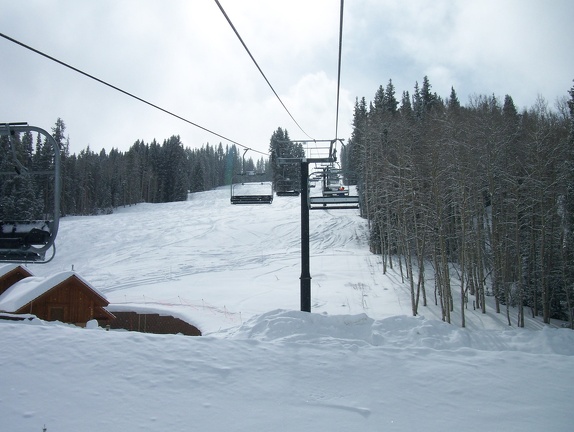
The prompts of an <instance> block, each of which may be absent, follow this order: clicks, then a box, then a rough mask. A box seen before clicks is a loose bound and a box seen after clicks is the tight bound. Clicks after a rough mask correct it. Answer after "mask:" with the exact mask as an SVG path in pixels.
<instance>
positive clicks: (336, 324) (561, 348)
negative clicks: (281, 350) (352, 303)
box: [226, 309, 574, 356]
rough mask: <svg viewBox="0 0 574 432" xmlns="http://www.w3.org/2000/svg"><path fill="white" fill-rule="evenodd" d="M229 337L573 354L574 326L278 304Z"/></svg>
mask: <svg viewBox="0 0 574 432" xmlns="http://www.w3.org/2000/svg"><path fill="white" fill-rule="evenodd" d="M226 337H228V338H233V339H251V340H257V341H260V342H293V343H309V344H339V345H349V344H353V345H356V346H387V347H389V348H400V349H403V348H418V349H432V350H463V349H473V350H480V351H518V352H524V353H532V354H559V355H566V356H574V332H572V331H571V330H568V329H553V328H548V327H546V328H543V329H542V330H540V331H530V330H525V329H509V330H479V331H476V330H473V331H470V330H468V329H464V328H459V327H456V326H454V325H451V324H447V323H445V322H441V321H437V320H434V319H426V318H424V317H422V316H418V317H409V316H393V317H389V318H384V319H380V320H374V319H372V318H369V317H368V316H367V315H365V314H358V315H327V314H314V313H307V312H299V311H287V310H281V309H277V310H274V311H270V312H267V313H265V314H262V315H258V316H255V317H253V318H251V319H250V320H248V321H246V322H245V323H243V324H242V325H241V326H240V327H239V328H236V329H234V330H231V331H229V332H228V333H227V334H226Z"/></svg>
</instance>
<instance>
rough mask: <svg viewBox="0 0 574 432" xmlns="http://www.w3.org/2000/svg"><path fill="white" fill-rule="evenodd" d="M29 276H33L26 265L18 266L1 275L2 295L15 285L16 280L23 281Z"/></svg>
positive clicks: (0, 287)
mask: <svg viewBox="0 0 574 432" xmlns="http://www.w3.org/2000/svg"><path fill="white" fill-rule="evenodd" d="M29 276H32V273H30V272H29V271H28V270H26V269H25V268H24V267H20V266H18V267H16V268H15V269H13V270H12V271H9V272H8V273H6V274H5V275H3V276H0V295H2V294H3V293H4V291H6V290H7V289H8V288H10V287H11V286H12V285H14V284H15V283H16V282H19V281H21V280H22V279H25V278H27V277H29Z"/></svg>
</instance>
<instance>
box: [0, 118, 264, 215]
mask: <svg viewBox="0 0 574 432" xmlns="http://www.w3.org/2000/svg"><path fill="white" fill-rule="evenodd" d="M65 131H66V126H65V123H64V121H63V120H62V119H57V121H56V124H55V126H54V127H53V128H52V129H51V134H52V136H53V137H54V139H55V140H56V142H57V143H58V145H59V146H60V148H61V155H62V162H61V171H62V174H61V176H62V194H61V195H62V196H61V212H62V216H66V215H96V214H106V213H111V212H113V209H114V208H117V207H121V206H128V205H133V204H137V203H140V202H148V203H162V202H173V201H184V200H186V199H187V194H188V192H201V191H206V190H211V189H213V188H215V187H218V186H222V185H229V184H231V181H232V179H233V176H234V175H236V174H239V173H240V172H241V171H242V170H252V171H257V172H267V171H268V168H267V166H268V161H267V160H266V159H265V158H260V159H258V160H256V161H253V158H251V157H246V158H245V160H244V158H243V152H242V151H240V150H242V149H237V147H236V146H235V145H232V146H226V147H225V148H224V147H223V145H222V144H221V143H220V144H219V145H218V146H217V147H216V146H211V145H209V144H206V145H204V146H202V147H201V148H196V149H190V148H187V147H184V144H183V143H182V142H181V139H180V137H179V136H176V135H174V136H172V137H170V138H168V139H166V140H164V141H163V143H162V144H159V143H158V142H157V141H156V140H153V141H152V142H151V143H145V142H143V141H141V140H137V141H135V143H134V144H133V145H132V146H131V147H130V148H129V150H128V151H126V152H121V151H119V150H116V149H112V150H111V151H110V152H109V153H106V151H105V150H104V149H102V150H101V151H100V152H99V153H96V152H94V151H93V150H92V149H90V148H89V147H88V148H87V149H85V150H82V151H80V153H79V154H77V155H76V154H70V152H69V144H70V143H69V139H68V138H66V135H65ZM12 139H13V140H15V141H16V143H14V145H15V147H16V148H18V152H19V153H20V155H19V157H18V158H19V159H20V160H21V161H25V162H24V164H30V165H31V166H33V167H36V169H37V168H38V167H39V166H41V165H42V163H46V162H45V160H46V153H48V152H49V151H50V149H49V148H47V143H46V142H45V140H41V136H40V134H38V136H37V137H36V139H34V137H33V134H32V133H27V134H23V136H21V137H20V136H17V135H16V136H14V137H12ZM0 145H1V146H2V152H0V172H7V171H10V170H11V167H10V165H11V157H9V156H8V155H9V152H8V147H9V145H8V140H7V137H5V136H4V137H1V138H0ZM247 156H248V155H247ZM15 177H16V179H14V178H12V179H11V180H10V181H3V182H2V184H1V185H0V219H4V220H6V219H19V218H18V217H15V216H14V214H17V215H21V213H22V209H21V207H22V206H21V205H20V204H19V203H22V199H23V197H30V196H33V197H35V198H34V199H35V201H37V204H36V205H32V204H30V203H29V202H28V201H26V202H27V204H26V206H27V207H33V208H38V209H43V208H44V207H45V205H44V203H43V202H42V197H43V196H44V195H45V194H44V193H43V191H44V189H45V188H46V187H47V186H46V185H45V184H44V183H42V181H40V182H32V183H26V185H27V187H23V186H22V185H20V186H19V187H17V188H16V187H14V184H13V183H14V182H15V181H19V180H23V178H24V177H25V176H23V175H22V176H15ZM19 183H22V181H20V182H19ZM40 213H42V211H41V210H40ZM20 218H21V217H20ZM29 218H30V219H34V218H41V217H39V216H37V215H36V216H34V215H30V216H29Z"/></svg>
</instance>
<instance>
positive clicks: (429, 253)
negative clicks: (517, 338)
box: [342, 77, 574, 327]
mask: <svg viewBox="0 0 574 432" xmlns="http://www.w3.org/2000/svg"><path fill="white" fill-rule="evenodd" d="M565 94H569V96H570V97H569V98H568V97H566V96H565V97H564V98H563V100H560V101H557V103H556V105H557V106H556V108H555V109H550V108H549V107H548V104H547V103H546V102H545V100H544V99H543V98H542V97H540V96H539V97H538V99H537V102H536V103H535V104H534V106H532V107H531V108H529V109H524V110H522V111H519V110H518V109H517V108H516V106H515V105H514V103H513V100H512V97H511V96H509V95H506V96H505V97H504V100H499V99H498V98H497V97H495V96H480V95H477V96H474V97H472V98H471V100H470V101H469V103H468V104H467V105H464V106H463V105H462V104H461V103H460V101H459V99H458V97H457V94H456V91H455V90H454V89H452V90H451V93H450V96H449V97H448V98H446V99H444V100H443V99H442V98H441V97H439V96H438V95H437V94H436V93H434V92H432V90H431V84H430V82H429V80H428V77H425V78H424V80H423V83H422V85H421V86H420V87H419V85H418V83H417V84H416V85H415V88H414V92H413V94H412V96H411V95H410V94H409V93H408V92H407V91H403V93H402V95H401V97H400V98H397V96H396V89H395V88H394V85H393V83H392V80H389V82H388V84H387V85H386V87H385V88H383V86H380V87H379V89H378V90H377V91H376V93H375V96H374V100H373V101H372V102H369V103H368V104H367V102H366V100H365V98H362V99H361V100H357V101H356V104H355V110H354V118H353V132H352V137H351V139H350V140H349V141H348V142H347V146H346V148H345V152H344V154H343V155H342V157H343V165H344V167H345V169H346V170H347V176H349V177H350V178H352V180H353V181H355V182H356V183H357V184H358V187H359V188H360V196H361V213H362V216H363V217H365V218H367V220H368V222H369V229H370V248H371V251H372V252H373V253H376V254H380V255H382V257H383V263H384V266H385V269H386V268H387V266H389V267H392V266H399V270H400V272H401V274H402V275H403V277H404V280H405V281H408V283H410V288H411V305H412V312H413V314H414V315H417V314H418V311H419V307H420V305H426V304H427V303H428V302H434V303H435V304H440V306H441V310H442V315H443V320H444V321H447V322H450V312H451V311H452V310H453V306H454V302H458V305H460V309H461V311H462V312H463V313H464V310H465V308H467V307H473V308H476V309H482V310H483V311H484V310H485V306H486V296H494V298H495V303H496V309H497V312H500V311H501V309H504V308H505V307H506V310H507V317H508V324H509V325H510V324H513V325H518V326H523V325H524V314H526V313H530V314H532V315H533V316H541V317H542V318H543V320H544V322H546V323H548V322H549V320H550V318H557V319H563V320H569V322H570V326H571V327H572V313H571V312H572V310H573V307H574V234H573V233H574V230H573V228H574V178H573V177H574V169H573V168H574V166H573V162H574V153H573V149H574V87H573V88H572V89H571V90H570V91H568V92H566V91H565ZM396 257H399V259H398V260H397V259H394V260H393V258H396ZM427 271H428V273H429V277H425V274H426V272H427ZM431 271H432V272H431ZM429 279H430V280H433V281H434V283H432V284H431V286H430V287H427V285H426V284H425V280H426V281H428V280H429ZM510 306H516V307H517V308H518V310H519V318H518V322H517V323H511V322H510V318H509V316H510V315H509V314H508V308H509V307H510ZM461 324H462V326H464V325H465V322H464V314H463V317H462V323H461Z"/></svg>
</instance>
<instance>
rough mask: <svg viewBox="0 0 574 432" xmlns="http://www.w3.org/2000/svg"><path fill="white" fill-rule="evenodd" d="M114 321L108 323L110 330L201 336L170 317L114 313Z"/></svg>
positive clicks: (182, 322)
mask: <svg viewBox="0 0 574 432" xmlns="http://www.w3.org/2000/svg"><path fill="white" fill-rule="evenodd" d="M114 315H115V317H116V319H114V320H113V321H111V322H110V323H109V325H110V328H112V329H125V330H130V331H138V332H142V333H156V334H178V333H181V334H183V335H186V336H201V331H200V330H199V329H198V328H197V327H195V326H193V325H191V324H189V323H187V322H185V321H183V320H181V319H179V318H175V317H172V316H166V315H159V314H156V313H149V314H138V313H136V312H114Z"/></svg>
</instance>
